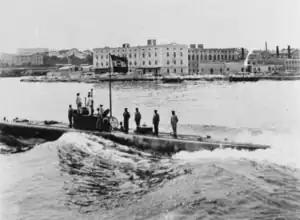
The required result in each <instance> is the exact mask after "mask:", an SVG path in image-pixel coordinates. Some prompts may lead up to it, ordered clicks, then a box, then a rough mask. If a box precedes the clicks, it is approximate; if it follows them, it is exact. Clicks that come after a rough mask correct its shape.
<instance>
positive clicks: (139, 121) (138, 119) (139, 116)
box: [134, 108, 142, 128]
mask: <svg viewBox="0 0 300 220" xmlns="http://www.w3.org/2000/svg"><path fill="white" fill-rule="evenodd" d="M141 119H142V115H141V113H140V112H139V109H138V108H136V109H135V115H134V120H135V123H136V128H139V127H140V123H141Z"/></svg>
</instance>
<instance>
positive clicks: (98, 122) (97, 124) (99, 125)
mask: <svg viewBox="0 0 300 220" xmlns="http://www.w3.org/2000/svg"><path fill="white" fill-rule="evenodd" d="M96 116H97V121H96V128H97V129H98V130H101V129H102V114H101V113H100V109H99V108H97V114H96Z"/></svg>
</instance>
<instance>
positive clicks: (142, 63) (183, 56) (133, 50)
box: [93, 40, 188, 75]
mask: <svg viewBox="0 0 300 220" xmlns="http://www.w3.org/2000/svg"><path fill="white" fill-rule="evenodd" d="M93 52H94V53H93V65H94V69H95V72H96V73H103V72H109V71H110V69H109V68H110V65H109V64H110V61H109V54H113V55H116V56H122V57H127V59H128V67H129V72H134V73H141V74H152V75H157V74H161V75H163V74H172V73H174V74H182V75H185V74H188V46H187V45H182V44H176V43H171V44H159V45H157V44H156V40H148V41H147V45H143V46H134V47H130V45H129V44H123V45H122V47H115V48H109V47H104V48H95V49H94V50H93Z"/></svg>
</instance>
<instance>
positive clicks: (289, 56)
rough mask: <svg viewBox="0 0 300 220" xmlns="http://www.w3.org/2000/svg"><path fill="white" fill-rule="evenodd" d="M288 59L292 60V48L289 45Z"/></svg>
mask: <svg viewBox="0 0 300 220" xmlns="http://www.w3.org/2000/svg"><path fill="white" fill-rule="evenodd" d="M288 58H291V46H290V45H288Z"/></svg>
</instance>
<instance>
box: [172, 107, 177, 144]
mask: <svg viewBox="0 0 300 220" xmlns="http://www.w3.org/2000/svg"><path fill="white" fill-rule="evenodd" d="M177 123H178V117H177V115H176V114H175V111H172V116H171V126H172V130H173V135H174V137H175V138H177Z"/></svg>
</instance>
